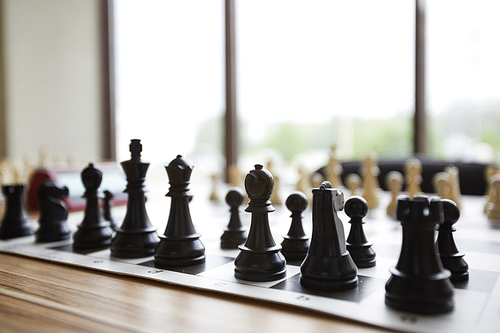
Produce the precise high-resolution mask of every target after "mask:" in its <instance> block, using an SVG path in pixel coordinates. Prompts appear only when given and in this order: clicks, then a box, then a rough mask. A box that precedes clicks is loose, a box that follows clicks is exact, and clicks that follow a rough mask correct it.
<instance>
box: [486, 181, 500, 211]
mask: <svg viewBox="0 0 500 333" xmlns="http://www.w3.org/2000/svg"><path fill="white" fill-rule="evenodd" d="M491 192H492V193H491V202H490V203H489V207H488V212H487V213H486V216H487V217H488V219H491V220H500V175H494V176H493V177H491Z"/></svg>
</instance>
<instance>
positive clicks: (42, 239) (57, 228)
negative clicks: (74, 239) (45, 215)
mask: <svg viewBox="0 0 500 333" xmlns="http://www.w3.org/2000/svg"><path fill="white" fill-rule="evenodd" d="M70 237H71V232H70V230H69V228H68V226H67V224H66V221H62V222H61V224H56V225H43V223H42V222H41V223H40V228H39V229H38V230H37V231H36V232H35V242H36V243H50V242H58V241H62V240H65V239H68V238H70Z"/></svg>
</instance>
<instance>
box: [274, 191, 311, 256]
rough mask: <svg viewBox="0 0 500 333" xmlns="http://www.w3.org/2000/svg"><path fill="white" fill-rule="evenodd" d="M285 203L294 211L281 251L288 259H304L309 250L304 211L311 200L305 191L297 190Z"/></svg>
mask: <svg viewBox="0 0 500 333" xmlns="http://www.w3.org/2000/svg"><path fill="white" fill-rule="evenodd" d="M285 205H286V208H288V210H289V211H291V212H292V215H290V217H291V218H292V223H291V225H290V229H289V230H288V234H287V235H286V236H283V238H284V239H283V242H281V247H282V249H281V253H282V254H283V255H284V256H285V258H286V260H287V261H303V260H304V258H305V257H306V254H307V251H308V250H309V237H307V236H306V233H305V232H304V228H303V227H302V213H303V212H304V211H305V210H306V208H307V206H308V205H309V202H308V201H307V197H306V195H305V194H304V193H302V192H300V191H296V192H293V193H292V194H290V195H289V196H288V198H287V199H286V202H285Z"/></svg>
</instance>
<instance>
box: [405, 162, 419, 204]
mask: <svg viewBox="0 0 500 333" xmlns="http://www.w3.org/2000/svg"><path fill="white" fill-rule="evenodd" d="M405 173H406V192H408V196H409V197H410V199H413V198H414V197H415V196H416V195H420V194H422V189H421V188H420V184H422V162H420V160H419V159H418V158H416V157H411V158H409V159H407V160H406V162H405Z"/></svg>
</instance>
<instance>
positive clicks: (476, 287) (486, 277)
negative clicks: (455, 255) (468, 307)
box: [453, 269, 500, 294]
mask: <svg viewBox="0 0 500 333" xmlns="http://www.w3.org/2000/svg"><path fill="white" fill-rule="evenodd" d="M499 276H500V272H493V271H483V270H479V269H469V280H467V281H458V282H453V286H454V287H455V288H456V289H465V290H471V291H478V292H485V293H488V294H491V293H492V292H493V288H495V284H496V282H497V281H498V277H499Z"/></svg>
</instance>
